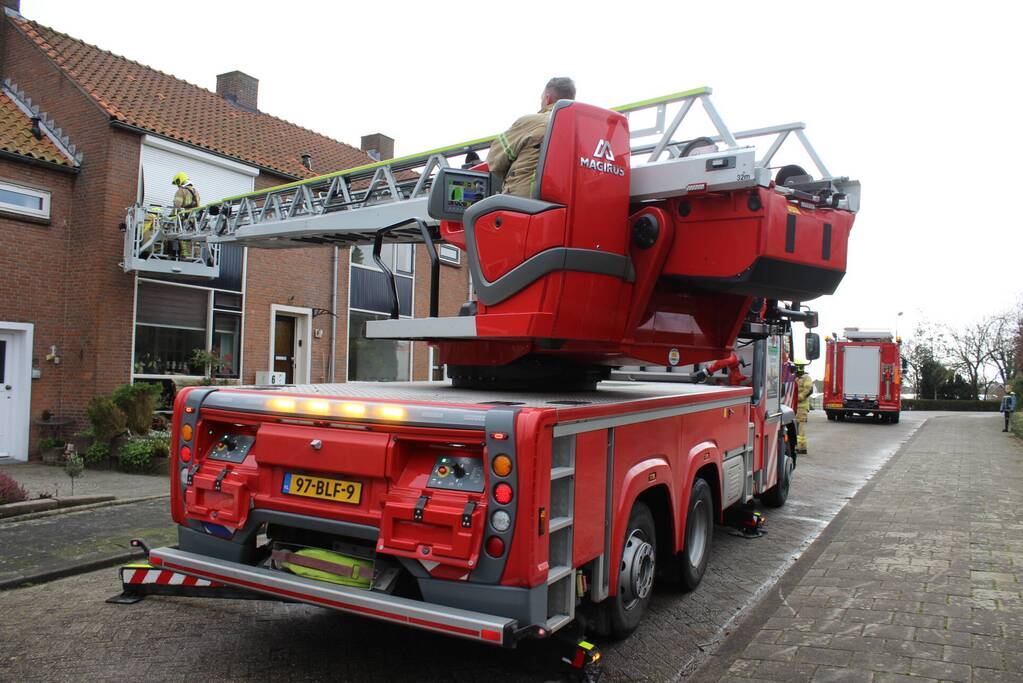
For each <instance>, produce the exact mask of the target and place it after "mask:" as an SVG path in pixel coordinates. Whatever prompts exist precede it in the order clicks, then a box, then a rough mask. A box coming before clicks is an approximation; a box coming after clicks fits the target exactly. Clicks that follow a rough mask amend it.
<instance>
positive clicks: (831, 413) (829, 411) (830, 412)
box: [825, 410, 838, 422]
mask: <svg viewBox="0 0 1023 683" xmlns="http://www.w3.org/2000/svg"><path fill="white" fill-rule="evenodd" d="M825 413H826V414H827V416H828V419H829V420H831V421H832V422H834V421H835V420H836V419H838V418H836V417H835V413H834V411H831V410H828V411H825Z"/></svg>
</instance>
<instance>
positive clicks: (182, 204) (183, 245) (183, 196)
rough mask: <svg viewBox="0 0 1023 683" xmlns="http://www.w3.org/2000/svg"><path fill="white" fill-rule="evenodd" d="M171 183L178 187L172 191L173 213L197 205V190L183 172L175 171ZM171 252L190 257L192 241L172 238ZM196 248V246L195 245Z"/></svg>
mask: <svg viewBox="0 0 1023 683" xmlns="http://www.w3.org/2000/svg"><path fill="white" fill-rule="evenodd" d="M171 185H174V186H175V187H177V188H178V191H177V192H175V193H174V213H175V214H177V213H181V212H184V211H188V210H189V209H195V208H198V207H199V190H197V189H195V185H193V184H192V183H191V182H190V181H189V180H188V174H187V173H185V172H183V171H182V172H179V173H175V174H174V177H173V178H171ZM169 246H170V251H171V254H172V255H174V256H175V257H178V258H184V259H190V258H192V256H193V251H192V243H191V242H190V241H187V240H172V241H171V242H170V244H169ZM197 250H198V247H197Z"/></svg>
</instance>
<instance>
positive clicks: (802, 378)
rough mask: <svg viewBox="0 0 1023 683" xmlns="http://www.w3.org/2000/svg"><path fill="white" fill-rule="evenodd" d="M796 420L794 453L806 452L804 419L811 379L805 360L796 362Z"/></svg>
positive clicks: (811, 387) (811, 388)
mask: <svg viewBox="0 0 1023 683" xmlns="http://www.w3.org/2000/svg"><path fill="white" fill-rule="evenodd" d="M795 365H796V400H797V404H796V422H798V423H799V431H798V433H797V434H796V453H806V419H807V418H808V417H809V415H810V394H812V393H813V380H812V379H811V378H810V375H808V374H807V372H806V361H805V360H797V361H796V363H795Z"/></svg>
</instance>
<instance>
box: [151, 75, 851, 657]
mask: <svg viewBox="0 0 1023 683" xmlns="http://www.w3.org/2000/svg"><path fill="white" fill-rule="evenodd" d="M708 93H709V90H708V89H700V90H697V91H690V92H687V93H680V94H678V95H673V96H669V97H667V98H660V99H658V100H650V101H647V102H644V103H640V104H638V105H631V107H632V108H631V109H630V108H629V107H624V108H619V110H618V111H615V110H607V109H601V108H598V107H593V106H590V105H585V104H582V103H578V102H568V101H562V102H559V103H558V104H557V105H556V106H555V108H554V111H553V112H552V115H551V123H550V125H549V128H548V131H547V135H546V138H545V140H544V142H543V145H542V146H541V150H540V151H541V155H540V165H539V167H538V170H537V174H536V179H537V180H536V183H535V191H534V195H533V196H532V197H516V196H509V195H504V194H500V193H497V192H496V189H497V185H496V184H497V182H499V179H495V178H493V177H491V175H490V174H489V173H488V171H487V169H486V167H485V166H476V167H474V168H473V169H469V170H455V168H452V167H449V166H448V165H447V164H446V163H444V164H439V166H440V170H439V171H437V172H436V173H434V174H432V175H430V172H431V170H436V166H435V167H432V168H431V167H430V163H431V162H430V161H429V159H432V158H433V157H434V156H436V155H437V153H436V152H432V153H430V155H431V156H429V157H426V156H424V157H423V160H422V161H425V164H426V169H427V170H426V171H425V173H424V174H423V175H419V176H417V177H413V178H411V179H408V180H402V177H403V176H401V175H400V174H397V175H388V174H391V173H392V172H394V171H399V172H400V171H403V170H405V168H406V167H405V166H402V163H404V161H402V160H399V162H395V163H391V164H386V163H384V164H379V165H372V166H370V167H367V168H365V169H356V170H355V171H353V172H352V173H350V174H348V175H345V173H347V172H345V173H342V174H333V175H331V176H325V177H323V178H319V179H313V180H311V181H308V182H306V183H296V184H292V185H290V186H284V187H282V188H272V189H271V190H268V191H263V192H261V193H257V194H253V195H246V196H243V197H240V198H234V199H232V200H225V202H221V203H220V204H219V205H217V206H215V207H208V208H204V209H203V210H202V211H200V212H196V213H195V214H194V215H193V216H192V217H191V218H187V219H182V218H181V217H180V216H179V217H176V218H175V219H174V220H175V221H177V223H176V224H175V225H167V226H165V227H166V231H167V234H169V235H175V236H178V237H179V238H190V239H199V236H205V238H206V239H208V240H209V241H210V242H213V243H215V242H216V241H218V240H219V241H235V242H237V243H241V244H249V245H250V246H273V247H282V246H303V245H308V244H310V243H312V244H322V243H332V242H333V243H337V242H341V243H355V244H358V243H365V242H366V241H367V240H372V241H373V243H374V255H375V258H376V260H377V263H378V265H379V266H380V268H381V270H382V271H383V272H384V273H385V274H389V271H388V269H387V267H386V264H385V263H384V262H383V260H382V259H380V257H379V256H380V250H381V245H382V243H383V242H384V241H386V240H395V241H407V242H408V241H411V242H418V243H421V244H423V245H424V246H425V248H426V249H427V251H428V253H429V254H430V256H431V260H432V263H433V264H434V268H435V270H434V272H435V273H436V264H437V258H436V249H435V246H434V245H435V243H439V242H441V241H443V242H446V243H447V244H450V245H454V246H457V247H459V248H461V249H464V251H465V254H466V261H467V264H468V267H469V269H470V272H471V273H472V276H473V277H472V279H473V285H474V291H475V297H474V299H473V300H472V301H470V302H468V303H467V304H466V305H465V306H464V307H463V309H462V315H459V316H455V317H448V318H441V317H437V311H436V301H437V292H436V287H437V278H436V277H434V281H433V291H432V292H431V299H432V306H431V308H432V311H431V313H432V315H431V316H430V317H427V318H421V319H413V320H409V319H399V316H398V315H397V311H398V293H397V290H395V289H394V288H393V279H392V280H391V287H392V294H393V297H392V308H393V311H394V313H393V315H392V319H391V320H385V321H378V322H376V323H371V324H370V326H369V328H368V333H369V334H370V336H373V337H376V338H391V339H414V340H425V341H428V342H430V343H431V344H432V345H433V346H434V347H435V348H436V349H437V351H438V353H439V356H440V358H441V360H442V362H444V363H445V364H446V365H447V368H448V372H449V373H450V376H451V377H452V380H451V381H450V382H440V383H438V382H429V383H423V382H411V383H374V384H363V383H350V384H321V385H303V386H292V387H262V388H260V387H248V388H223V387H201V388H191V389H188V390H185V391H182V392H181V393H180V394H179V395H178V397H177V399H176V401H175V406H174V419H173V425H172V429H173V439H172V441H173V448H172V454H171V462H172V466H171V468H170V469H171V475H170V478H171V512H172V515H173V518H174V520H175V522H177V524H178V525H179V544H178V547H176V548H159V549H156V550H153V551H152V553H151V554H150V562H151V563H152V565H153V566H154V567H156V568H157V569H162V570H170V571H173V572H179V573H182V574H185V575H188V576H191V577H197V578H198V579H202V580H206V581H212V582H217V583H219V584H224V585H227V586H233V587H237V588H242V589H246V590H250V591H255V592H258V593H260V594H262V595H265V596H270V597H275V598H280V599H287V600H296V601H301V602H306V603H309V604H313V605H320V606H323V607H328V608H332V609H336V610H341V611H344V612H349V613H352V614H356V615H361V616H366V617H372V618H375V619H382V620H386V621H390V622H393V623H398V624H403V625H406V626H409V627H413V628H419V629H426V630H431V631H436V632H441V633H446V634H450V635H454V636H460V637H463V638H468V639H472V640H476V641H481V642H485V643H493V644H497V645H504V646H512V645H514V644H515V643H516V642H517V641H519V640H520V639H522V638H526V637H544V636H547V635H549V634H551V633H553V632H555V631H558V630H559V629H562V628H563V627H565V626H566V625H568V624H570V623H572V622H573V621H575V620H577V618H579V617H582V621H584V623H585V625H586V628H587V629H588V630H589V631H591V632H595V633H606V634H611V635H614V636H624V635H626V634H628V633H630V632H631V631H632V630H633V629H635V628H636V626H637V624H638V623H639V621H640V619H641V618H642V616H643V613H644V611H645V609H646V606H647V604H648V602H649V600H650V597H651V589H652V586H653V582H654V577H655V575H660V576H663V577H667V578H670V579H674V580H677V581H678V582H680V583H682V584H683V585H685V586H687V587H689V588H695V587H696V586H697V584H699V583H700V580H701V578H702V576H703V574H704V571H705V570H706V568H707V562H708V558H709V553H710V543H711V538H712V534H713V527H714V524H716V523H719V522H720V521H722V520H723V519H724V517H725V515H726V512H727V511H729V509H733V510H734V509H736V508H742V507H743V506H747V505H748V504H750V503H751V502H753V501H754V499H757V498H759V499H760V501H762V502H763V503H764V504H767V505H781V504H783V503H784V502H785V500H786V498H787V496H788V492H789V485H790V474H791V471H792V467H793V466H794V464H795V456H794V454H793V451H792V445H793V432H792V431H791V429H792V424H791V423H792V411H791V409H790V408H788V407H787V406H785V405H783V402H782V399H783V396H784V394H785V387H784V377H785V373H786V371H787V369H786V367H785V362H784V353H783V351H782V348H783V345H784V339H785V337H786V335H787V334H788V331H789V324H790V322H791V321H792V320H800V321H802V322H804V323H808V324H810V325H812V324H814V323H815V315H814V314H812V313H810V312H808V311H806V310H805V307H803V306H802V305H800V303H799V302H802V301H807V300H810V299H812V298H814V297H817V296H820V295H822V294H830V293H832V292H833V291H834V289H835V287H836V286H837V285H838V283H839V281H840V280H841V278H842V276H843V275H844V271H845V263H846V252H847V243H848V237H849V233H850V230H851V227H852V222H853V218H854V213H855V210H856V208H857V206H858V184H857V183H855V182H854V181H849V180H848V179H847V178H836V177H833V176H831V175H829V174H828V173H827V172H826V171H825V170H821V177H819V178H816V179H815V178H813V177H811V176H810V175H809V174H808V173H807V172H806V171H804V170H803V169H799V168H795V167H791V166H787V167H784V168H782V169H781V170H780V171H778V173H777V174H775V173H774V172H773V171H771V170H769V169H768V167H767V166H766V164H768V163H769V162H770V160H771V157H772V156H773V154H774V152H775V151H776V150H777V147H778V144H774V145H772V146H771V147H770V149H769V150H768V153H767V154H766V155H765V156H764V157H762V158H760V159H758V158H757V157H756V155H755V150H754V149H753V148H752V147H745V146H742V145H740V144H739V143H738V142H737V138H739V137H742V135H747V136H753V135H763V134H765V131H767V132H768V133H776V134H778V135H779V136H781V139H784V138H783V136H784V135H787V134H788V132H791V131H790V130H789V128H788V127H779V128H777V129H770V130H768V129H761V130H758V131H752V132H751V133H749V134H736V135H733V134H732V133H731V132H730V131H728V129H727V128H725V127H724V124H723V122H721V121H720V117H719V116H717V113H716V111H714V110H713V108H712V106H711V105H710V102H709V100H708V99H707V95H708ZM695 102H702V103H703V106H704V107H705V108H706V109H707V111H708V113H713V116H712V117H711V118H712V120H713V121H715V125H716V126H717V127H718V132H719V134H718V135H717V136H713V137H708V138H702V139H699V140H696V141H682V142H675V141H674V140H673V138H672V135H674V132H675V130H676V129H677V126H678V124H679V122H681V120H682V118H684V115H685V112H687V111H688V110H689V107H691V106H692V105H693V104H694V103H695ZM669 104H676V105H680V107H682V108H684V111H682V112H681V114H679V115H677V116H675V117H674V119H672V117H671V116H670V115H669V116H665V111H664V107H666V106H667V105H669ZM645 107H647V108H648V107H654V108H659V109H658V111H659V120H660V121H661V123H660V124H659V125H660V126H661V128H660V131H659V133H658V134H659V135H661V137H660V141H659V142H658V141H655V142H654V143H653V144H652V145H649V146H643V145H638V144H632V143H630V131H629V126H628V119H627V118H626V116H625V115H623V112H625V113H629V112H633V111H635V110H638V109H642V108H645ZM671 120H674V123H673V124H671V125H670V126H669V125H667V124H666V123H665V122H666V121H671ZM796 125H797V127H798V128H799V130H798V136H797V137H798V139H800V140H801V141H802V142H803V143H804V144H808V143H806V140H805V136H804V135H803V134H802V130H801V127H802V124H796ZM642 132H644V133H647V134H649V130H645V131H642ZM632 137H634V136H632ZM718 143H720V144H722V145H723V149H719V148H718V147H717V145H718ZM475 144H477V143H471V144H468V145H463V146H458V147H457V148H452V149H457V150H460V151H461V153H464V152H465V151H466V150H467V149H468V150H469V151H471V149H470V148H471V147H472V145H475ZM666 150H667V152H670V154H669V155H668V156H669V158H667V159H659V158H658V157H659V156H661V155H663V154H664V153H665V151H666ZM645 154H649V155H650V156H649V157H648V158H647V159H646V162H645V163H641V162H640V159H641V155H645ZM811 157H812V158H814V159H815V160H818V161H819V159H818V158H817V156H816V154H815V153H813V152H812V150H811ZM820 166H821V169H823V166H822V165H820ZM382 169H383V170H382ZM360 174H362V175H360ZM381 175H383V176H384V177H385V179H387V178H389V180H387V182H380V183H378V182H377V179H378V177H380V176H381ZM428 176H429V179H430V186H429V187H427V188H426V190H423V189H422V187H421V185H422V184H423V183H424V178H427V177H428ZM404 177H406V178H407V177H408V176H404ZM339 179H340V180H341V181H343V182H340V183H339ZM360 179H368V180H367V181H366V182H364V183H362V185H361V188H362V189H361V190H360V191H361V193H362V194H359V193H358V192H356V190H354V189H353V188H355V187H360V185H359V183H357V182H356V183H353V182H352V181H353V180H355V181H358V180H360ZM374 192H377V193H378V194H376V195H374V194H373V193H374ZM341 194H343V195H344V196H343V197H342V196H341ZM335 196H337V197H338V199H337V201H336V202H335V200H334V197H335ZM374 198H376V199H374ZM342 199H343V200H344V201H342ZM331 207H333V208H331ZM328 209H330V210H328ZM175 231H177V232H175ZM265 241H270V242H272V243H271V244H267V243H265ZM784 302H790V303H787V304H786V303H784ZM808 338H809V342H808V344H807V349H806V355H807V357H809V358H814V357H817V355H819V339H818V338H817V337H816V335H813V334H810V335H808ZM737 339H740V341H739V342H738V343H737V341H736V340H737ZM733 353H735V355H736V364H735V365H736V372H737V373H738V374H737V375H736V374H734V373H733V374H732V375H730V377H731V379H729V378H724V379H722V380H720V381H721V383H720V384H698V383H696V382H694V381H689V380H693V379H697V378H702V377H703V376H704V375H705V374H711V373H706V372H705V371H704V370H703V368H702V364H703V363H707V362H710V361H714V360H715V359H724V358H730V357H731V355H732V354H733ZM644 363H645V364H650V363H653V364H657V365H660V366H664V368H665V373H666V374H672V375H674V377H673V379H682V380H683V381H681V382H673V383H657V382H629V381H608V377H609V376H610V373H611V371H612V369H613V368H617V367H622V366H628V365H635V364H644ZM712 381H717V380H712ZM303 551H305V555H301V553H302V552H303ZM300 556H301V557H304V558H305V559H303V560H296V559H295V558H297V557H300ZM331 557H333V558H335V560H333V561H332V560H331V559H330V558H331ZM324 558H327V559H324ZM303 563H304V564H303ZM296 565H298V569H296ZM299 569H300V570H299ZM315 572H320V574H319V575H317V574H315ZM314 577H316V578H314ZM360 581H361V583H359V582H360ZM353 584H357V585H353Z"/></svg>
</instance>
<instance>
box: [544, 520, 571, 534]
mask: <svg viewBox="0 0 1023 683" xmlns="http://www.w3.org/2000/svg"><path fill="white" fill-rule="evenodd" d="M571 525H572V518H571V517H555V518H554V519H552V520H551V524H550V526H549V527H548V528H547V533H549V534H553V533H554V532H555V531H561V530H562V529H564V528H565V527H569V526H571Z"/></svg>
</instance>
